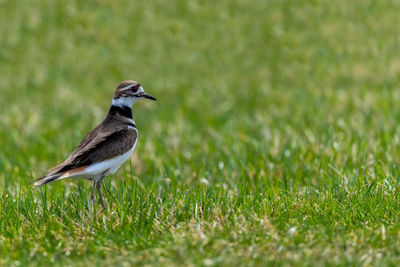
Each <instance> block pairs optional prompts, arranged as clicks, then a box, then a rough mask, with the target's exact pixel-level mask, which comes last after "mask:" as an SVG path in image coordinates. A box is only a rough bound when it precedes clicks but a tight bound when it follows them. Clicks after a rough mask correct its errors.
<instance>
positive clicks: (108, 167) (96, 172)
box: [74, 138, 137, 180]
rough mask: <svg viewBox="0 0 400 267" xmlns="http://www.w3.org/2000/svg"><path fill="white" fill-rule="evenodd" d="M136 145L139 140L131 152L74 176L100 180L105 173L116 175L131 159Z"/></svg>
mask: <svg viewBox="0 0 400 267" xmlns="http://www.w3.org/2000/svg"><path fill="white" fill-rule="evenodd" d="M136 143H137V138H136V141H135V143H134V144H133V146H132V148H131V149H130V150H129V151H127V152H125V153H124V154H122V155H120V156H117V157H114V158H112V159H109V160H105V161H102V162H98V163H94V164H92V165H90V166H88V167H87V168H86V169H85V170H84V171H83V172H81V173H77V174H76V175H74V176H81V177H83V178H87V179H92V180H99V179H101V178H102V176H103V175H104V173H106V174H107V175H108V174H113V173H115V172H116V171H117V170H118V169H119V168H120V167H121V165H122V164H124V162H125V161H127V160H128V159H129V158H130V157H131V155H132V153H133V151H134V150H135V147H136Z"/></svg>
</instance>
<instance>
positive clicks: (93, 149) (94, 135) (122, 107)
mask: <svg viewBox="0 0 400 267" xmlns="http://www.w3.org/2000/svg"><path fill="white" fill-rule="evenodd" d="M141 99H150V100H156V98H155V97H154V96H151V95H149V94H147V93H145V92H144V90H143V87H142V86H141V85H140V84H139V83H138V82H136V81H132V80H128V81H123V82H121V83H119V84H118V86H117V87H116V89H115V92H114V96H113V98H112V104H111V107H110V109H109V111H108V113H107V115H106V116H105V118H104V120H103V121H102V122H101V123H100V124H99V125H97V126H96V127H95V128H94V129H93V130H91V131H90V132H89V133H88V134H87V135H86V136H85V137H84V138H83V140H82V141H81V142H80V144H79V145H78V147H77V148H76V149H75V151H74V152H73V153H72V154H71V155H70V156H69V157H68V158H67V159H66V160H65V161H64V162H63V163H61V164H59V165H57V166H55V167H54V168H52V169H50V170H48V171H47V173H46V175H44V176H42V177H39V178H38V179H36V180H34V181H33V182H34V183H33V185H34V186H36V187H37V186H42V185H45V184H48V183H52V182H55V181H59V180H63V179H67V178H73V177H80V178H84V179H87V180H90V181H92V182H93V188H92V194H91V200H92V202H93V205H94V202H95V191H96V189H97V191H98V194H99V199H100V202H101V205H102V207H103V210H105V204H104V200H103V196H102V193H101V183H102V181H103V179H104V178H105V177H106V176H108V175H111V174H114V173H115V172H116V171H117V170H118V169H119V168H120V167H121V166H122V164H123V163H124V162H125V161H127V160H128V159H129V158H130V156H131V155H132V153H133V151H134V150H135V147H136V143H137V139H138V130H137V128H136V124H135V121H134V120H133V117H132V106H133V104H134V103H135V102H137V101H139V100H141Z"/></svg>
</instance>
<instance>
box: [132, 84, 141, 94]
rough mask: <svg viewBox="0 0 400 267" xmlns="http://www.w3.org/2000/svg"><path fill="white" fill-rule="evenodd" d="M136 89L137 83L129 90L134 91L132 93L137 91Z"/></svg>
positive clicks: (137, 87)
mask: <svg viewBox="0 0 400 267" xmlns="http://www.w3.org/2000/svg"><path fill="white" fill-rule="evenodd" d="M138 89H139V86H138V85H134V86H132V87H131V91H132V92H134V93H135V92H137V90H138Z"/></svg>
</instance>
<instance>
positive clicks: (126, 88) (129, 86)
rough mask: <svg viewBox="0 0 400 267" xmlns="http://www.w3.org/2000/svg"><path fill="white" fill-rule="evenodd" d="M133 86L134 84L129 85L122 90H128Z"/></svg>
mask: <svg viewBox="0 0 400 267" xmlns="http://www.w3.org/2000/svg"><path fill="white" fill-rule="evenodd" d="M132 85H133V84H130V85H127V86H125V87H122V88H121V91H125V90H128V89H129V88H131V86H132Z"/></svg>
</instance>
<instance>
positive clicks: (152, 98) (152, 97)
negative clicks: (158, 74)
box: [142, 93, 157, 100]
mask: <svg viewBox="0 0 400 267" xmlns="http://www.w3.org/2000/svg"><path fill="white" fill-rule="evenodd" d="M142 97H144V98H147V99H151V100H157V98H155V97H154V96H152V95H149V94H146V93H143V95H142Z"/></svg>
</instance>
